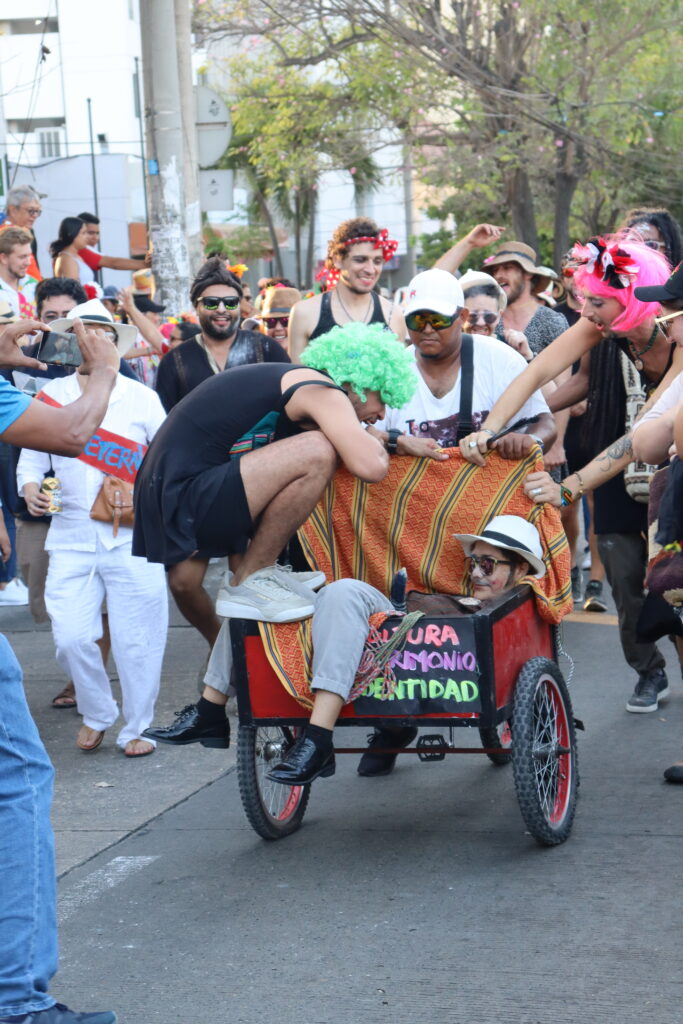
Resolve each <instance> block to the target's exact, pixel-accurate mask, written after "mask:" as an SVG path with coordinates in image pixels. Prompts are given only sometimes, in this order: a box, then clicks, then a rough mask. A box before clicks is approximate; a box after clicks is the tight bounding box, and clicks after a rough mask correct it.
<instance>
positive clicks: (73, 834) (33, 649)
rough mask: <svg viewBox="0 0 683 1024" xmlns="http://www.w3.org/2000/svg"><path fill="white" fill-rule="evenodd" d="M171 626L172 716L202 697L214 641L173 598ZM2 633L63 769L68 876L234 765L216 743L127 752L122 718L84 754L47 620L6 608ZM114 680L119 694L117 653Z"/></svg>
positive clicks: (61, 816) (162, 716) (167, 671)
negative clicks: (64, 701) (62, 694)
mask: <svg viewBox="0 0 683 1024" xmlns="http://www.w3.org/2000/svg"><path fill="white" fill-rule="evenodd" d="M223 571H224V567H223V565H222V564H216V565H213V566H210V567H209V574H207V579H208V588H209V590H210V591H211V592H214V591H215V590H217V588H218V586H219V583H220V580H221V578H222V573H223ZM170 606H171V627H170V629H169V634H168V644H167V648H166V655H165V658H164V670H163V675H162V682H161V692H160V695H159V700H158V701H157V708H156V718H155V721H156V722H157V723H159V724H170V722H171V721H172V720H173V712H174V711H179V710H180V709H181V708H183V707H184V706H185V705H186V704H189V703H191V702H193V701H195V700H196V699H197V695H198V691H197V676H198V673H199V672H200V670H201V668H202V666H203V664H204V661H205V659H206V654H207V645H206V643H205V642H204V640H203V639H202V638H201V637H200V636H199V634H198V633H197V631H196V630H194V629H193V628H192V627H191V626H189V625H188V624H187V623H186V622H185V620H184V619H183V618H182V616H181V615H180V613H179V612H178V610H177V609H176V607H175V603H174V602H173V599H172V598H171V599H170ZM0 631H1V632H3V633H4V634H5V635H6V636H7V638H8V640H9V641H10V643H11V644H12V647H13V648H14V651H15V653H16V655H17V657H18V659H19V662H20V664H21V667H22V669H23V671H24V682H25V687H26V694H27V697H28V702H29V705H30V707H31V712H32V714H33V717H34V718H35V721H36V723H37V725H38V728H39V730H40V735H41V737H42V739H43V742H44V743H45V746H46V747H47V750H48V753H49V755H50V757H51V758H52V761H53V764H54V766H55V769H56V780H55V798H54V803H53V824H54V828H55V835H56V841H57V872H58V875H63V874H64V873H65V872H67V871H70V870H72V869H73V868H74V867H76V866H78V865H80V864H83V863H84V862H85V861H87V860H89V859H90V858H91V857H94V856H95V855H96V854H98V853H100V852H101V851H102V850H105V849H106V848H107V847H109V846H112V845H113V844H115V843H118V842H119V841H120V840H121V839H123V838H124V837H125V836H127V835H129V834H130V833H131V832H133V831H135V830H136V829H139V828H140V827H141V826H143V825H144V824H145V823H146V822H149V821H150V820H152V819H154V818H155V817H156V816H157V815H159V814H162V813H163V812H164V811H167V810H168V809H169V808H171V807H175V806H176V805H177V804H179V803H182V802H183V801H184V800H186V799H187V798H188V797H189V796H191V795H192V794H193V793H196V792H197V791H198V790H200V789H202V788H203V787H204V786H205V785H207V783H209V782H212V781H213V780H214V779H216V778H218V777H219V776H220V775H222V774H224V773H225V772H226V771H227V770H228V769H229V768H231V767H232V765H233V764H234V749H233V748H232V747H231V749H230V750H208V749H206V748H204V747H201V746H199V745H198V744H191V745H189V746H185V747H178V748H175V747H171V746H168V745H166V744H159V745H158V747H157V749H156V751H155V753H154V754H152V755H151V756H150V757H143V758H139V759H134V758H127V757H124V756H123V754H122V753H121V751H120V750H119V749H118V747H117V746H116V743H115V740H116V733H117V731H118V729H119V728H120V726H121V722H122V719H119V722H117V725H116V726H115V727H114V729H111V730H110V731H109V732H108V733H107V734H106V736H105V738H104V741H103V743H102V746H101V747H100V748H99V749H98V750H97V751H94V752H93V753H90V754H89V753H85V752H84V751H81V750H79V749H78V747H77V746H76V734H77V732H78V729H79V726H80V722H81V719H80V716H79V715H78V713H77V712H76V711H75V710H64V709H62V710H56V709H54V708H52V707H51V704H50V702H51V700H52V698H53V697H54V696H55V694H57V693H58V692H59V691H60V690H61V689H62V687H63V686H64V684H65V682H66V680H65V678H64V675H63V674H62V672H61V670H60V669H59V667H58V666H57V663H56V662H55V658H54V645H53V642H52V633H51V631H50V627H49V626H35V625H34V624H33V620H32V619H31V616H30V614H29V611H28V608H0ZM109 669H110V674H111V678H112V679H113V681H114V682H113V688H114V693H115V696H116V698H117V700H120V690H119V685H118V679H117V677H116V674H115V665H114V661H113V658H112V659H110V661H109Z"/></svg>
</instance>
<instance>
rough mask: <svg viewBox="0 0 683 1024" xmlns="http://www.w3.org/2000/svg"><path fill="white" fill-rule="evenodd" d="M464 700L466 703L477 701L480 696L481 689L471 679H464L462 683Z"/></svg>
mask: <svg viewBox="0 0 683 1024" xmlns="http://www.w3.org/2000/svg"><path fill="white" fill-rule="evenodd" d="M460 691H461V693H462V699H463V700H466V701H470V700H476V699H477V697H478V696H479V687H478V686H477V684H476V683H473V682H472V680H471V679H463V680H462V681H461V683H460Z"/></svg>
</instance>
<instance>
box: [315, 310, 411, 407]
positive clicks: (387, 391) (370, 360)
mask: <svg viewBox="0 0 683 1024" xmlns="http://www.w3.org/2000/svg"><path fill="white" fill-rule="evenodd" d="M301 362H302V363H303V364H304V366H310V367H311V369H312V370H324V371H325V372H326V373H328V374H329V375H330V377H331V378H332V380H333V381H334V382H335V384H350V385H351V387H352V388H353V390H354V391H355V392H356V394H357V395H358V397H359V398H360V399H362V400H363V401H365V400H366V399H365V392H366V391H378V392H379V394H380V397H381V400H382V401H383V402H384V403H385V404H386V405H389V406H391V408H392V409H400V408H401V407H402V406H404V405H405V404H406V402H409V401H410V399H411V398H412V397H413V395H414V394H415V391H416V390H417V376H416V373H415V360H414V359H413V357H412V355H411V354H410V352H409V351H408V350H407V349H406V348H404V346H403V345H402V344H401V343H400V341H399V340H398V338H397V337H396V335H395V334H392V333H391V331H388V330H387V329H386V327H382V325H381V324H359V323H351V324H344V326H343V327H333V328H332V330H331V331H328V332H327V334H321V335H320V337H319V338H316V339H315V340H314V341H312V342H310V344H309V345H308V346H307V347H306V349H305V350H304V352H303V353H302V355H301Z"/></svg>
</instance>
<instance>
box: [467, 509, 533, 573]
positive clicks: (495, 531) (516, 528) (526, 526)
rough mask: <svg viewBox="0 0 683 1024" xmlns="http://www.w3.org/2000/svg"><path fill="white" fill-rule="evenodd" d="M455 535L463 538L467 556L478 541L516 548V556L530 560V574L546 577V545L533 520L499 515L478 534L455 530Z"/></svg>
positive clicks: (507, 549) (503, 547)
mask: <svg viewBox="0 0 683 1024" xmlns="http://www.w3.org/2000/svg"><path fill="white" fill-rule="evenodd" d="M453 536H454V537H456V538H457V540H459V541H460V543H461V544H462V546H463V550H464V552H465V554H466V555H469V554H471V552H472V548H473V547H474V545H475V544H476V543H477V541H478V540H483V541H484V542H485V543H486V544H491V545H492V546H493V547H494V548H501V549H502V550H503V551H514V552H515V554H516V555H519V557H520V558H523V559H524V561H525V562H528V563H529V565H530V567H531V569H532V572H531V575H532V576H535V577H536V578H537V579H540V578H541V576H545V565H544V564H543V547H542V545H541V538H540V536H539V533H538V530H537V529H536V527H535V526H534V524H533V523H530V522H528V520H526V519H522V517H521V516H496V517H495V518H494V519H492V520H491V521H490V522H489V523H487V524H486V526H485V528H484V530H483V531H482V532H481V533H479V534H476V533H454V534H453Z"/></svg>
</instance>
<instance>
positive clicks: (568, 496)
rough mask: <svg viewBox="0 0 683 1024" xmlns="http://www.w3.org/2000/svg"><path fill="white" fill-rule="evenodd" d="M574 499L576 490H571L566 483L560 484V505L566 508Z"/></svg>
mask: <svg viewBox="0 0 683 1024" xmlns="http://www.w3.org/2000/svg"><path fill="white" fill-rule="evenodd" d="M573 501H574V492H573V491H570V490H569V488H568V487H565V485H564V484H560V507H561V508H566V507H567V505H571V504H572V502H573Z"/></svg>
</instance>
